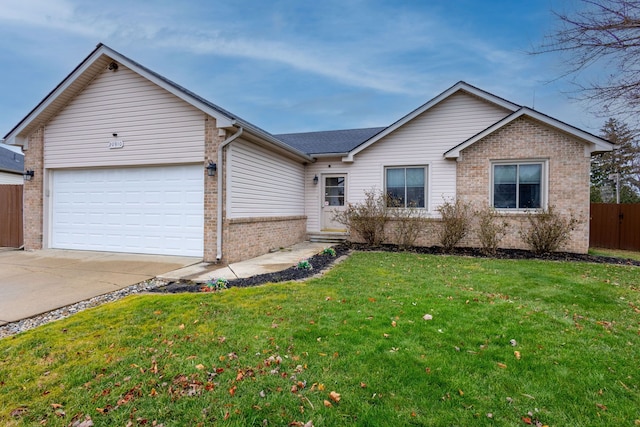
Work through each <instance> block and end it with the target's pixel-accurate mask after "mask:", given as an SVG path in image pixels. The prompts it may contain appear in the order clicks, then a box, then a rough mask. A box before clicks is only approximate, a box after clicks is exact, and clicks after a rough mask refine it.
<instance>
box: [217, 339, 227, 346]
mask: <svg viewBox="0 0 640 427" xmlns="http://www.w3.org/2000/svg"><path fill="white" fill-rule="evenodd" d="M226 340H227V337H218V342H219V343H220V344H222V343H223V342H225V341H226Z"/></svg>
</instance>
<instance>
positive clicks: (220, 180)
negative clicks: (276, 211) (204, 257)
mask: <svg viewBox="0 0 640 427" xmlns="http://www.w3.org/2000/svg"><path fill="white" fill-rule="evenodd" d="M243 131H244V129H243V128H242V127H240V129H238V131H237V132H236V133H234V134H233V135H231V136H230V137H229V138H227V139H225V140H224V141H222V143H221V144H220V145H219V146H218V219H217V221H216V251H217V255H216V260H217V261H220V260H221V259H222V204H223V203H224V197H223V188H224V185H223V184H224V183H223V181H224V174H225V170H224V168H223V167H222V161H223V159H224V148H225V147H226V146H227V145H229V144H231V143H232V142H233V141H234V140H235V139H236V138H238V137H239V136H240V135H242V132H243Z"/></svg>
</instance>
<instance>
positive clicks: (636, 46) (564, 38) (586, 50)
mask: <svg viewBox="0 0 640 427" xmlns="http://www.w3.org/2000/svg"><path fill="white" fill-rule="evenodd" d="M555 14H556V16H557V17H558V18H559V21H560V27H559V28H558V29H557V30H556V32H555V33H553V34H552V35H550V36H548V37H547V39H546V42H545V43H543V44H542V45H541V46H540V47H539V48H538V49H536V50H535V51H534V52H533V53H536V54H540V53H550V52H556V53H561V54H564V56H565V58H564V59H565V61H564V65H565V67H566V73H565V74H564V75H562V76H561V78H565V77H566V78H570V79H571V81H572V83H574V84H575V85H576V86H577V89H578V90H577V92H576V93H577V95H576V96H577V97H578V98H579V99H582V100H587V101H591V103H592V107H595V108H594V111H596V112H597V114H598V115H599V116H601V117H608V116H618V117H620V118H622V119H623V120H625V121H627V122H629V123H630V125H631V126H632V127H634V128H635V130H636V131H640V124H639V123H638V114H640V1H631V0H579V8H578V10H576V11H573V12H571V13H567V12H565V13H559V12H555ZM599 67H601V68H602V69H604V70H606V73H604V74H606V76H605V77H601V78H594V77H593V73H589V72H588V71H591V70H592V69H593V68H599Z"/></svg>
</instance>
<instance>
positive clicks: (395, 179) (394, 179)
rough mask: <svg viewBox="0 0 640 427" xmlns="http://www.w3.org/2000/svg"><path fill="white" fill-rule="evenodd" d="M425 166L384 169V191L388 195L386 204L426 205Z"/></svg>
mask: <svg viewBox="0 0 640 427" xmlns="http://www.w3.org/2000/svg"><path fill="white" fill-rule="evenodd" d="M426 172H427V168H426V166H420V167H402V168H396V167H391V168H386V169H385V175H386V176H385V191H386V194H387V196H389V201H388V202H387V203H388V206H392V207H400V208H406V207H415V208H425V207H426V193H427V191H426V189H427V186H426V181H427V174H426Z"/></svg>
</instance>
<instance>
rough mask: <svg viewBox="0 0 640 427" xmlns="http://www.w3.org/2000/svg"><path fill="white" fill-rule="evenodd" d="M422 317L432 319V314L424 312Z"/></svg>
mask: <svg viewBox="0 0 640 427" xmlns="http://www.w3.org/2000/svg"><path fill="white" fill-rule="evenodd" d="M422 318H423V319H424V320H432V319H433V316H432V315H430V314H425V315H424V316H422Z"/></svg>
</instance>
